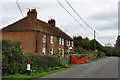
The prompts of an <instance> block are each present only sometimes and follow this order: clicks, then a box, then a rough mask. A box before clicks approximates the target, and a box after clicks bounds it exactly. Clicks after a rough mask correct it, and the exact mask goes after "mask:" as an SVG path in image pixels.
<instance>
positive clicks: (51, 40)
mask: <svg viewBox="0 0 120 80" xmlns="http://www.w3.org/2000/svg"><path fill="white" fill-rule="evenodd" d="M50 42H51V44H53V36H51V37H50Z"/></svg>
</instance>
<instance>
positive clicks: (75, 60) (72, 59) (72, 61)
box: [71, 55, 79, 64]
mask: <svg viewBox="0 0 120 80" xmlns="http://www.w3.org/2000/svg"><path fill="white" fill-rule="evenodd" d="M71 64H79V62H78V61H77V59H76V57H75V56H74V55H72V56H71Z"/></svg>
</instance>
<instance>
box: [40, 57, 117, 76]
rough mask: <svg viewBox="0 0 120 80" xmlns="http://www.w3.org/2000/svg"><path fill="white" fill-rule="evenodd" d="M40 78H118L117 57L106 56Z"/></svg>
mask: <svg viewBox="0 0 120 80" xmlns="http://www.w3.org/2000/svg"><path fill="white" fill-rule="evenodd" d="M40 78H118V57H108V58H103V59H100V60H96V61H93V62H90V63H87V64H79V65H76V66H74V67H72V68H70V69H67V70H64V71H61V72H57V73H53V74H50V75H47V76H43V77H40Z"/></svg>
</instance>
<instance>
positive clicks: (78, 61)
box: [71, 55, 91, 64]
mask: <svg viewBox="0 0 120 80" xmlns="http://www.w3.org/2000/svg"><path fill="white" fill-rule="evenodd" d="M89 61H91V60H90V59H88V57H86V56H83V57H82V58H81V59H76V57H75V56H74V55H71V64H84V63H86V62H89Z"/></svg>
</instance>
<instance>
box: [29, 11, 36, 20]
mask: <svg viewBox="0 0 120 80" xmlns="http://www.w3.org/2000/svg"><path fill="white" fill-rule="evenodd" d="M27 17H30V18H31V19H37V12H36V9H29V11H28V12H27Z"/></svg>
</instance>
